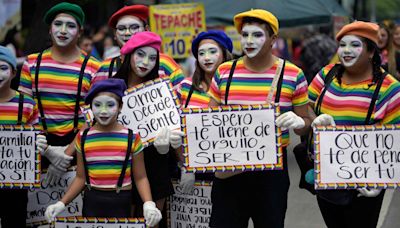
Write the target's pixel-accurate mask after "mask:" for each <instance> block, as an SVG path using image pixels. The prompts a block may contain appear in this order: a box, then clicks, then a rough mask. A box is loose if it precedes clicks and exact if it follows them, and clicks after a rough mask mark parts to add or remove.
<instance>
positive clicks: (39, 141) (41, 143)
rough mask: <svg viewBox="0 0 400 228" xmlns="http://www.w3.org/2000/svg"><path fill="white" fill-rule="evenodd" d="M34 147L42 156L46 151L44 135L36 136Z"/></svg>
mask: <svg viewBox="0 0 400 228" xmlns="http://www.w3.org/2000/svg"><path fill="white" fill-rule="evenodd" d="M36 146H37V148H38V151H39V152H40V154H41V155H43V153H44V151H45V150H46V149H47V146H48V145H47V139H46V136H44V135H37V136H36Z"/></svg>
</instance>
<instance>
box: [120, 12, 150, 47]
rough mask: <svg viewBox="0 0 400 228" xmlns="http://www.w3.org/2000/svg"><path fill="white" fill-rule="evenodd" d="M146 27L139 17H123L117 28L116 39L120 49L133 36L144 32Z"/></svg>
mask: <svg viewBox="0 0 400 228" xmlns="http://www.w3.org/2000/svg"><path fill="white" fill-rule="evenodd" d="M144 30H145V26H144V23H143V21H142V20H140V19H139V18H138V17H135V16H131V15H126V16H123V17H121V18H120V19H119V20H118V22H117V25H116V26H115V39H116V40H117V43H118V45H119V46H120V47H122V46H123V45H124V44H125V43H126V42H127V41H128V40H129V38H131V36H132V35H133V34H135V33H138V32H143V31H144Z"/></svg>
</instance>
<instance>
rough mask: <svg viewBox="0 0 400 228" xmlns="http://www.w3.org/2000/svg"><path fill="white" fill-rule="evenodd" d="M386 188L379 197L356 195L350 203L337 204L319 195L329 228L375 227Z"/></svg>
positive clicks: (319, 201)
mask: <svg viewBox="0 0 400 228" xmlns="http://www.w3.org/2000/svg"><path fill="white" fill-rule="evenodd" d="M384 195H385V190H382V192H381V193H380V194H379V195H378V196H377V197H356V196H355V197H354V198H353V200H352V201H351V203H350V204H349V205H344V206H343V205H336V204H333V203H330V202H328V201H326V200H324V199H322V198H320V197H318V196H317V200H318V206H319V209H320V210H321V214H322V217H323V218H324V221H325V224H326V225H327V227H328V228H350V227H351V228H353V227H363V228H375V227H376V225H377V223H378V219H379V213H380V211H381V206H382V201H383V196H384Z"/></svg>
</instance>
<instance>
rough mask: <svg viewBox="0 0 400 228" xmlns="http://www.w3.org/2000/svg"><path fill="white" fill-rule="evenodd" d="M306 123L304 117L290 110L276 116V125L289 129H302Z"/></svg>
mask: <svg viewBox="0 0 400 228" xmlns="http://www.w3.org/2000/svg"><path fill="white" fill-rule="evenodd" d="M305 125H306V123H305V122H304V120H303V118H301V117H300V116H298V115H296V114H295V113H294V112H292V111H289V112H285V113H283V114H281V115H280V116H278V118H276V126H278V127H281V128H288V129H301V128H303V127H304V126H305Z"/></svg>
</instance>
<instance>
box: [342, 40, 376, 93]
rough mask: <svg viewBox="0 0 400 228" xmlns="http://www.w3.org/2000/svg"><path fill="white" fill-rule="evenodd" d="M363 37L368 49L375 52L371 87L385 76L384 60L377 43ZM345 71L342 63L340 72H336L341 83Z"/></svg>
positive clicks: (372, 62)
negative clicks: (382, 67) (382, 68)
mask: <svg viewBox="0 0 400 228" xmlns="http://www.w3.org/2000/svg"><path fill="white" fill-rule="evenodd" d="M362 39H363V41H364V42H365V43H366V45H367V51H368V52H373V53H374V55H373V56H372V61H371V64H372V74H373V77H372V84H370V85H369V87H371V86H372V85H374V84H376V83H377V82H378V81H379V80H380V79H381V78H382V77H383V73H382V70H381V63H382V61H381V56H380V55H379V48H378V46H377V45H376V43H375V42H373V41H372V40H370V39H367V38H363V37H362ZM344 71H345V68H344V66H343V65H340V67H339V68H338V72H337V74H336V78H337V80H338V82H339V84H341V83H342V76H343V73H344Z"/></svg>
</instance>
